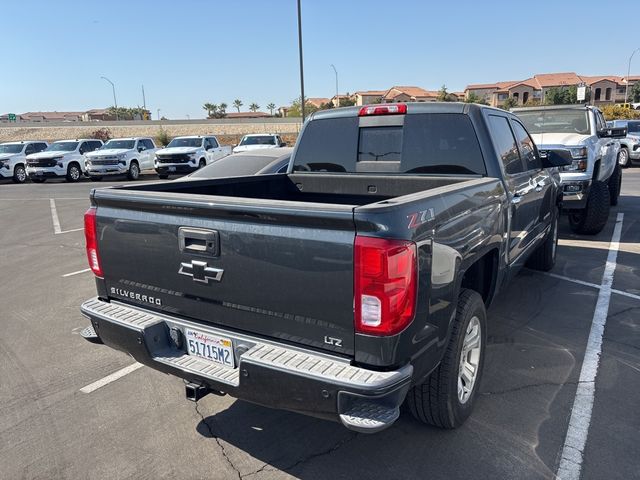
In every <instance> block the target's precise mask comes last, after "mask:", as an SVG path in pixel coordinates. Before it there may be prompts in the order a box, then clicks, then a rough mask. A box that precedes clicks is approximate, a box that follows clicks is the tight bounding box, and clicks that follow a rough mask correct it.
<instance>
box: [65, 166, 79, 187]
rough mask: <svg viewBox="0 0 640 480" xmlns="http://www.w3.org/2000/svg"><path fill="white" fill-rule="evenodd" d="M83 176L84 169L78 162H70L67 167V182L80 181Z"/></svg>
mask: <svg viewBox="0 0 640 480" xmlns="http://www.w3.org/2000/svg"><path fill="white" fill-rule="evenodd" d="M81 177H82V170H80V165H78V164H77V163H70V164H69V167H67V177H66V178H67V182H74V183H75V182H79V181H80V178H81Z"/></svg>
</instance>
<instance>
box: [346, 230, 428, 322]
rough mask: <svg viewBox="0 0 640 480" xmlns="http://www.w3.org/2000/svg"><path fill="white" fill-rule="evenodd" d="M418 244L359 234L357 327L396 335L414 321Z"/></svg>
mask: <svg viewBox="0 0 640 480" xmlns="http://www.w3.org/2000/svg"><path fill="white" fill-rule="evenodd" d="M416 289H417V283H416V244H415V243H413V242H408V241H405V240H387V239H383V238H373V237H362V236H356V241H355V258H354V295H355V301H354V307H355V330H356V332H359V333H367V334H372V335H395V334H396V333H398V332H400V331H402V330H404V328H405V327H406V326H407V325H409V324H410V323H411V321H412V320H413V317H414V315H415V303H416Z"/></svg>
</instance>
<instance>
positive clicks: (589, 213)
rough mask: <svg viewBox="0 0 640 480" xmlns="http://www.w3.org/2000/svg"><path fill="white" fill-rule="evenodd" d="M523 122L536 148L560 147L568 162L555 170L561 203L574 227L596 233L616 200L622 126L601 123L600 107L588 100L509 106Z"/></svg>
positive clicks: (574, 228) (619, 175)
mask: <svg viewBox="0 0 640 480" xmlns="http://www.w3.org/2000/svg"><path fill="white" fill-rule="evenodd" d="M512 112H513V113H515V114H516V115H517V116H518V117H520V119H521V120H522V122H523V123H524V124H525V126H526V127H527V130H528V131H529V132H530V133H531V136H532V137H533V141H534V142H535V143H536V145H537V147H538V149H539V151H540V154H541V155H544V154H545V151H547V150H549V149H557V148H566V149H568V150H569V151H570V152H571V156H572V157H573V162H572V164H571V165H568V166H566V167H563V168H562V169H561V170H560V178H561V179H562V191H563V200H562V208H563V210H566V211H567V213H568V214H569V225H570V226H571V229H572V230H573V231H574V232H576V233H584V234H590V235H594V234H596V233H599V232H600V231H601V230H602V229H603V228H604V225H605V224H606V223H607V219H608V218H609V209H610V205H617V204H618V196H619V195H620V186H621V183H622V169H621V168H620V165H618V151H619V150H620V142H618V141H617V140H616V139H618V138H624V136H625V135H626V130H625V129H624V128H612V127H607V124H606V122H605V120H604V117H603V116H602V112H601V111H600V110H599V109H598V108H596V107H592V106H588V105H558V106H552V107H529V108H514V109H513V110H512Z"/></svg>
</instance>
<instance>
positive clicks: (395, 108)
mask: <svg viewBox="0 0 640 480" xmlns="http://www.w3.org/2000/svg"><path fill="white" fill-rule="evenodd" d="M405 113H407V105H406V104H404V103H397V104H393V105H367V106H365V107H362V108H361V109H360V112H359V113H358V116H359V117H367V116H374V115H404V114H405Z"/></svg>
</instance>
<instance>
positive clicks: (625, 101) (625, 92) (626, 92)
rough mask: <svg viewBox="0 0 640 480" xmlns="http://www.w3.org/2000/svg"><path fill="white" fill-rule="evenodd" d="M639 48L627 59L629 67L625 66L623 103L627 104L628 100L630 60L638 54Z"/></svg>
mask: <svg viewBox="0 0 640 480" xmlns="http://www.w3.org/2000/svg"><path fill="white" fill-rule="evenodd" d="M639 51H640V48H636V49H635V50H634V51H633V53H632V54H631V56H630V57H629V65H628V66H627V78H626V80H627V87H626V88H625V89H624V103H625V104H626V103H627V99H628V98H629V74H630V73H631V59H632V58H633V56H634V55H635V54H636V52H639Z"/></svg>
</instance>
